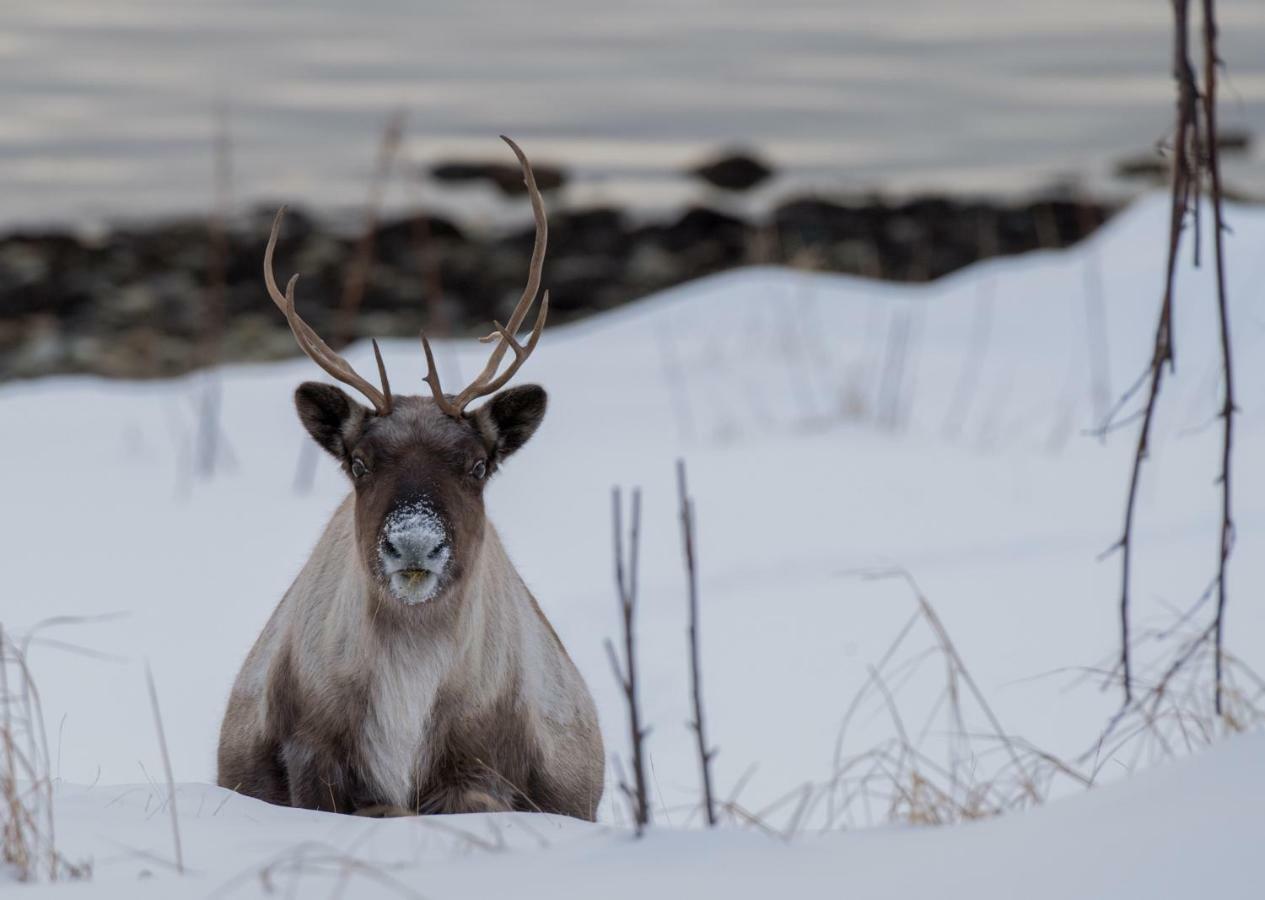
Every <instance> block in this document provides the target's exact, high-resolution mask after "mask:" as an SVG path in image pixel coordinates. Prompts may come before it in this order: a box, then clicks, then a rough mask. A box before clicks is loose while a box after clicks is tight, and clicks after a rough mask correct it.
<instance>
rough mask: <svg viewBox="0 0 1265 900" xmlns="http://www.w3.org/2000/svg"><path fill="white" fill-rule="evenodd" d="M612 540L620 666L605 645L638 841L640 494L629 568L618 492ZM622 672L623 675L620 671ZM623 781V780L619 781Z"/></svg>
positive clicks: (641, 771)
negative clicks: (619, 693)
mask: <svg viewBox="0 0 1265 900" xmlns="http://www.w3.org/2000/svg"><path fill="white" fill-rule="evenodd" d="M611 506H612V513H613V516H614V536H615V586H616V589H617V591H618V593H619V609H620V615H621V618H622V625H623V631H624V659H623V665H622V666H621V665H620V662H619V659H618V657H617V654H616V653H615V649H614V646H613V645H612V644H611V643H610V642H609V641H608V642H607V654H608V656H609V657H610V661H611V667H612V668H613V669H614V670H615V678H616V680H617V681H618V682H619V686H620V688H621V689H622V690H623V692H624V700H625V702H626V704H627V706H628V737H629V742H630V744H631V745H632V747H631V749H632V769H633V771H632V774H633V785H632V786H631V787H630V786H629V785H627V784H626V783H624V784H621V789H622V790H623V791H624V793H625V794H626V795H627V796H628V798H629V803H630V804H631V805H632V808H633V820H634V821H635V822H636V825H637V836H638V837H640V836H641V834H642V832H643V831H644V830H645V827H646V826H647V825H648V824H650V802H649V794H648V793H647V790H646V766H645V752H644V744H645V739H646V735H647V734H648V733H649V730H648V729H646V728H643V727H642V725H641V708H640V701H639V698H638V694H637V648H636V635H635V632H634V629H633V624H634V619H635V615H636V611H637V561H638V553H639V548H640V544H641V491H640V489H638V488H634V489H633V492H632V516H631V522H630V528H629V534H628V561H627V562H628V564H627V567H625V560H624V517H623V506H622V498H621V494H620V490H619V488H615V489H613V490H612V491H611ZM621 670H622V671H621ZM621 781H622V779H621Z"/></svg>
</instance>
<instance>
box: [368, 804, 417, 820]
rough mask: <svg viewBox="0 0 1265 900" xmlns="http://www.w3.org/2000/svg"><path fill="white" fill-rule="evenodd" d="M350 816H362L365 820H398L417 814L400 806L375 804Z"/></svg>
mask: <svg viewBox="0 0 1265 900" xmlns="http://www.w3.org/2000/svg"><path fill="white" fill-rule="evenodd" d="M352 815H353V816H363V817H365V818H366V819H398V818H400V817H402V816H415V815H417V813H415V812H414V811H413V810H411V809H405V808H404V807H402V806H391V805H390V804H389V803H375V804H374V805H373V806H366V807H364V808H362V809H358V810H356V811H355V812H354V813H352Z"/></svg>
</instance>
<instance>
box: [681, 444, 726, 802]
mask: <svg viewBox="0 0 1265 900" xmlns="http://www.w3.org/2000/svg"><path fill="white" fill-rule="evenodd" d="M676 485H677V494H678V497H679V499H680V504H681V545H682V549H683V550H684V552H685V571H686V577H687V579H688V582H689V601H690V627H689V638H690V685H691V692H690V693H691V701H692V704H693V708H694V718H693V719H692V720H691V721H690V723H689V726H690V730H691V731H693V732H694V737H695V739H696V742H697V747H698V765H699V771H700V777H701V778H702V782H703V813H704V815H705V816H706V817H707V824H708V826H709V827H715V825H716V804H715V801H714V800H713V799H712V797H713V794H712V758H713V757H715V755H716V750H715V748H713V747H711V746H709V745H708V743H707V727H706V724H705V720H704V718H703V675H702V667H701V665H700V663H699V656H698V566H697V562H696V558H695V554H694V500H693V498H691V497H690V495H689V491H688V490H687V488H686V483H685V460H683V459H679V460H677V462H676Z"/></svg>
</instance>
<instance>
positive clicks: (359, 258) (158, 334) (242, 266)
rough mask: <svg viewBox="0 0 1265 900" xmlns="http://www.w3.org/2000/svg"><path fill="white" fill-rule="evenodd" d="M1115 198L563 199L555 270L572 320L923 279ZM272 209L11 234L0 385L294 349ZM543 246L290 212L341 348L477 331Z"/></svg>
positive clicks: (1012, 246)
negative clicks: (741, 273) (739, 273)
mask: <svg viewBox="0 0 1265 900" xmlns="http://www.w3.org/2000/svg"><path fill="white" fill-rule="evenodd" d="M1114 211H1115V206H1114V205H1112V204H1109V203H1105V202H1098V201H1093V200H1085V199H1081V198H1074V197H1057V198H1045V199H1036V200H1030V201H1024V202H1012V203H990V202H986V201H966V200H957V199H952V198H945V197H935V198H925V199H917V200H909V201H900V202H896V201H887V200H884V199H883V198H879V197H866V198H857V199H852V200H825V199H821V198H816V197H804V198H799V199H790V200H787V201H785V202H783V203H781V204H780V205H778V206H776V207H775V208H774V209H773V210H772V212H771V213H770V214H769V215H768V216H766V217H764V218H762V219H761V220H760V221H748V220H746V219H744V218H742V217H740V216H738V215H735V214H733V213H731V212H727V211H724V210H722V209H719V208H715V207H701V206H699V207H693V208H689V209H686V210H684V211H678V212H677V213H675V214H673V215H671V216H669V217H665V218H664V219H663V220H661V221H651V222H634V221H632V219H631V217H630V216H629V215H628V214H627V213H626V212H624V211H622V210H619V209H615V208H589V209H555V210H553V211H552V213H551V216H550V233H549V257H548V260H547V262H546V265H545V272H544V283H545V285H547V286H548V287H549V290H550V297H551V304H552V313H551V321H552V322H554V323H560V322H563V321H569V320H574V319H577V318H581V317H583V316H585V315H589V314H591V313H595V312H600V311H603V310H608V309H612V308H614V307H617V306H620V305H621V304H624V303H627V302H629V301H630V300H634V299H637V298H639V297H643V296H645V295H647V294H649V293H652V292H654V291H657V290H661V289H663V288H667V287H670V286H672V285H676V284H679V283H681V282H685V281H688V280H691V279H694V278H698V277H700V276H703V275H707V274H711V273H714V272H719V271H722V270H725V269H731V268H734V267H737V266H743V265H750V264H777V265H790V266H796V267H801V268H805V269H814V270H820V271H830V272H846V273H852V274H858V275H865V276H869V277H874V278H883V279H888V280H894V281H925V280H929V279H933V278H938V277H940V276H942V275H946V274H948V273H950V272H952V271H954V270H956V269H959V268H961V267H963V266H966V265H968V264H970V263H972V262H975V261H976V260H979V259H982V258H986V257H990V256H998V255H1009V254H1015V253H1023V252H1025V251H1029V250H1034V249H1038V248H1056V247H1064V246H1067V245H1069V244H1072V243H1075V242H1076V241H1079V240H1080V239H1082V238H1084V237H1085V236H1086V235H1088V234H1090V233H1091V232H1093V231H1094V230H1095V229H1096V228H1097V227H1098V226H1099V225H1101V224H1102V223H1103V222H1104V221H1106V220H1107V218H1109V217H1110V216H1111V215H1112V213H1113V212H1114ZM271 218H272V211H271V210H262V209H261V210H257V211H255V212H253V213H251V214H250V215H247V216H244V217H242V218H240V219H237V220H234V221H233V222H232V223H231V224H230V225H229V226H228V227H227V228H224V229H217V228H215V227H213V226H210V225H208V223H207V221H206V219H205V218H203V219H192V218H191V219H186V220H181V221H166V222H160V223H155V224H152V225H146V226H142V227H136V226H129V227H119V228H116V229H114V230H112V231H110V232H108V233H106V234H104V235H101V236H99V237H93V238H87V237H82V236H77V235H75V234H73V233H70V232H64V231H15V232H12V233H9V234H7V235H3V236H0V381H7V380H13V379H19V378H35V377H41V376H45V375H52V374H64V373H93V374H98V375H104V376H109V377H118V378H156V377H166V376H171V375H177V374H180V373H183V372H187V371H190V370H192V369H195V368H198V367H200V366H205V365H208V364H211V363H215V362H240V361H257V360H270V359H277V358H281V357H286V356H293V355H295V354H296V353H297V349H296V347H295V345H294V341H293V340H292V338H291V337H290V334H289V331H288V329H287V327H286V325H285V322H284V320H283V319H282V317H281V316H280V315H279V314H278V313H277V312H276V310H275V309H274V308H273V307H272V305H271V304H270V303H269V302H268V299H267V295H266V294H265V293H264V291H263V285H262V281H261V277H260V263H261V259H262V255H263V248H264V243H265V241H266V239H267V235H268V229H269V226H270V224H271ZM531 244H532V232H531V230H530V228H518V229H512V230H507V231H504V232H500V233H490V234H484V233H479V232H475V231H472V230H467V229H465V228H463V227H462V226H461V225H459V224H457V223H455V222H452V221H449V220H446V219H442V218H437V217H434V216H426V215H416V216H406V217H403V218H394V219H385V220H383V221H382V222H380V223H379V224H378V225H377V226H376V228H374V229H373V232H372V240H371V242H366V240H365V238H364V237H363V236H359V237H358V236H354V235H353V236H348V235H345V234H341V233H339V232H338V231H337V230H336V229H335V228H333V227H331V226H329V225H328V224H325V223H323V222H322V221H321V219H320V218H318V217H316V216H314V215H311V214H308V213H304V212H300V211H294V210H292V211H291V212H290V214H289V215H288V217H287V219H286V225H285V229H284V232H283V235H282V238H281V240H280V242H279V244H278V248H277V271H278V272H279V273H283V274H284V273H291V272H301V273H302V274H303V278H302V280H301V282H300V287H299V291H298V296H299V303H300V305H301V308H302V310H303V315H304V317H305V318H306V319H307V320H308V321H309V322H310V323H311V324H312V325H313V326H314V327H315V328H316V329H317V330H318V331H319V332H321V333H322V334H323V335H325V336H326V337H327V338H329V339H330V340H331V343H338V342H345V341H347V340H353V339H356V338H360V337H369V336H373V337H392V336H396V337H415V336H416V335H417V333H418V331H419V330H420V329H422V328H423V327H424V328H426V329H427V330H428V332H430V333H433V334H445V333H447V334H466V333H470V332H472V331H474V330H479V331H480V333H482V331H484V330H486V325H487V323H488V322H489V321H490V320H491V319H493V318H500V317H503V316H504V315H505V312H506V310H507V308H509V307H511V306H512V305H513V302H514V300H515V299H516V297H517V294H518V292H519V291H520V290H521V287H522V279H523V277H524V273H525V272H526V269H527V260H528V257H529V255H530V252H531ZM365 260H368V264H367V265H366V264H365Z"/></svg>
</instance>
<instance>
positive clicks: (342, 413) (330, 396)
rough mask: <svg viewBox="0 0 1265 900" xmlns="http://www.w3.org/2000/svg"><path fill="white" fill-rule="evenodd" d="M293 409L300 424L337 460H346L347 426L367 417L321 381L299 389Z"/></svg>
mask: <svg viewBox="0 0 1265 900" xmlns="http://www.w3.org/2000/svg"><path fill="white" fill-rule="evenodd" d="M294 405H295V408H296V409H298V411H299V421H300V422H302V423H303V427H304V428H306V429H307V433H308V434H310V435H311V436H312V439H313V440H314V441H316V443H318V444H320V445H321V446H322V447H324V448H325V449H326V450H327V451H329V452H330V453H331V454H333V456H334V457H335V458H336V459H339V460H342V459H345V458H346V456H347V441H346V435H347V433H348V426H349V425H352V424H354V420H355V419H357V418H361V417H363V416H364V413H365V410H364V409H363V407H361V406H360V404H358V403H354V402H352V400H351V398H350V397H348V396H347V395H346V394H344V393H343V392H342V391H341V390H339V389H338V388H336V387H334V386H333V385H332V384H321V383H320V382H318V381H305V382H304V383H303V384H301V385H299V387H298V390H296V391H295V392H294Z"/></svg>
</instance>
